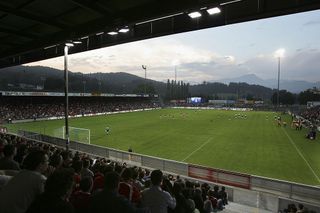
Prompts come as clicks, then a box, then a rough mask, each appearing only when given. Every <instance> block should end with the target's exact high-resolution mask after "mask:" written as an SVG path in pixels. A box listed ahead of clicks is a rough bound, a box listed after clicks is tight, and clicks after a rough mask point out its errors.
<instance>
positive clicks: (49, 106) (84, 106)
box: [0, 98, 158, 122]
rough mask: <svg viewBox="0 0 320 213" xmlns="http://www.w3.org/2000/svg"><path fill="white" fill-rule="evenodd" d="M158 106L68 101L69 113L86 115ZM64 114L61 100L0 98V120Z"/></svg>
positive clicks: (132, 102) (102, 101) (92, 100)
mask: <svg viewBox="0 0 320 213" xmlns="http://www.w3.org/2000/svg"><path fill="white" fill-rule="evenodd" d="M154 107H158V104H156V103H153V102H151V101H150V100H149V101H143V100H139V101H134V100H126V101H124V100H122V101H121V100H117V101H108V100H106V99H90V100H89V99H88V100H86V99H80V98H79V99H73V100H72V101H70V103H69V115H70V116H75V115H86V114H96V113H105V112H116V111H124V110H135V109H145V108H154ZM61 116H64V102H63V100H58V99H57V100H51V101H49V102H45V101H42V100H41V101H39V99H38V100H37V101H33V102H32V101H30V100H25V99H21V101H20V102H19V101H8V99H6V100H1V99H0V121H1V120H2V121H7V122H10V121H12V120H25V119H38V118H49V117H61Z"/></svg>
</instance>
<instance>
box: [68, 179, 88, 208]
mask: <svg viewBox="0 0 320 213" xmlns="http://www.w3.org/2000/svg"><path fill="white" fill-rule="evenodd" d="M92 185H93V181H92V178H91V177H84V178H82V179H81V181H80V186H79V191H76V192H75V193H73V194H72V195H71V197H70V202H71V204H72V205H73V207H74V209H75V212H76V213H85V212H88V211H89V201H90V196H91V190H92Z"/></svg>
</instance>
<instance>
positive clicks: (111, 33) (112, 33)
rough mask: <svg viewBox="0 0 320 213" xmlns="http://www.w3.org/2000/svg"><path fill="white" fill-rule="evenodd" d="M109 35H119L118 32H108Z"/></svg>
mask: <svg viewBox="0 0 320 213" xmlns="http://www.w3.org/2000/svg"><path fill="white" fill-rule="evenodd" d="M108 34H109V35H117V34H118V32H115V31H111V32H108Z"/></svg>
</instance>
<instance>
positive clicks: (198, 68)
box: [26, 10, 320, 83]
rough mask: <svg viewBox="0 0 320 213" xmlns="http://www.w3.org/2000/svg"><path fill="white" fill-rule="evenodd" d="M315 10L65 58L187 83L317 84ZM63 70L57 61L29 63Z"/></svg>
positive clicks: (91, 69)
mask: <svg viewBox="0 0 320 213" xmlns="http://www.w3.org/2000/svg"><path fill="white" fill-rule="evenodd" d="M319 38H320V10H316V11H312V12H305V13H298V14H293V15H287V16H280V17H275V18H268V19H262V20H257V21H250V22H244V23H240V24H233V25H227V26H222V27H216V28H210V29H204V30H198V31H192V32H188V33H180V34H175V35H170V36H164V37H158V38H153V39H148V40H142V41H137V42H131V43H127V44H121V45H116V46H112V47H106V48H101V49H98V50H93V51H87V52H83V53H78V54H72V55H70V56H69V70H70V71H72V72H82V73H95V72H102V73H108V72H128V73H131V74H134V75H137V76H140V77H144V70H143V69H142V67H141V65H146V67H147V78H149V79H153V80H158V81H164V82H166V80H167V79H174V76H175V69H176V70H177V80H183V81H186V82H189V83H201V82H203V81H218V80H220V79H226V78H228V79H229V78H235V77H239V76H242V75H246V74H255V75H257V76H258V77H259V78H262V79H276V78H277V70H278V59H277V58H276V57H275V52H276V51H277V50H278V49H279V48H283V49H285V53H284V56H283V57H282V58H281V79H286V80H305V81H310V82H318V81H320V39H319ZM26 65H30V66H35V65H41V66H48V67H53V68H57V69H63V57H58V58H53V59H48V60H44V61H39V62H34V63H29V64H26Z"/></svg>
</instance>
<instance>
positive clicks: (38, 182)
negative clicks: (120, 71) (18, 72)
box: [0, 0, 320, 213]
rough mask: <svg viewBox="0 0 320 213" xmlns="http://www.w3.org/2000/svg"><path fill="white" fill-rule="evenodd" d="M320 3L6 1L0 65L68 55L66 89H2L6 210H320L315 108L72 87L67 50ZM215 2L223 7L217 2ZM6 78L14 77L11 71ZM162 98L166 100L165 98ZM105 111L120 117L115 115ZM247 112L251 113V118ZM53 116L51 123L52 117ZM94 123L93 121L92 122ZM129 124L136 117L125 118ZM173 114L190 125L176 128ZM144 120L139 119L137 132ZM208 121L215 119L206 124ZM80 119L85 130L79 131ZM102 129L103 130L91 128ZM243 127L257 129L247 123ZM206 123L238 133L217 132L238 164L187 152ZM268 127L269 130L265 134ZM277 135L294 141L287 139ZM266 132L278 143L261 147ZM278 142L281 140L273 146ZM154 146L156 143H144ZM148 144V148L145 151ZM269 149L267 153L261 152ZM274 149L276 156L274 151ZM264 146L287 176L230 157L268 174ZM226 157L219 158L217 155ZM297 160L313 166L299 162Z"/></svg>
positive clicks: (0, 178)
mask: <svg viewBox="0 0 320 213" xmlns="http://www.w3.org/2000/svg"><path fill="white" fill-rule="evenodd" d="M319 8H320V3H319V1H318V0H309V1H297V0H286V1H279V0H268V1H263V0H256V1H251V0H250V1H248V0H235V1H229V0H214V1H211V0H203V1H193V0H184V1H180V0H179V1H156V0H152V1H142V0H136V1H116V0H110V1H102V0H97V1H86V0H70V1H64V0H57V1H54V2H53V1H49V0H21V1H6V2H5V1H2V2H1V3H0V20H1V22H0V37H1V39H2V41H1V42H0V67H8V66H14V65H20V64H25V63H29V62H34V61H38V60H43V59H48V58H54V57H58V56H62V55H65V59H66V61H65V82H64V83H65V93H60V92H47V91H45V92H30V91H1V92H0V211H1V213H7V212H17V213H20V212H21V213H22V212H70V213H71V212H94V213H98V212H151V213H153V212H190V213H191V212H194V213H196V212H200V213H212V212H220V211H221V212H226V213H243V212H244V213H247V212H248V213H249V212H263V213H270V212H300V213H301V212H320V205H319V203H320V188H319V183H320V179H319V172H320V168H319V165H320V164H319V158H318V157H314V155H316V154H315V153H318V150H319V146H318V144H319V143H318V142H319V138H318V137H317V136H316V133H317V131H316V130H317V129H316V128H317V126H318V124H319V120H320V118H319V115H320V108H319V107H314V108H310V109H307V110H306V111H302V112H300V114H297V113H295V114H292V115H291V116H292V117H291V116H289V115H287V114H281V113H279V112H277V113H275V112H270V111H268V112H249V111H251V110H252V103H253V102H252V101H249V102H250V103H245V104H242V103H240V104H238V103H235V102H232V103H231V102H230V101H225V102H223V106H219V107H215V106H212V105H210V104H208V103H199V104H192V103H187V101H185V100H182V101H181V102H179V101H172V102H171V104H170V103H167V104H166V105H165V104H164V103H163V100H160V99H159V97H158V96H157V95H149V94H145V93H146V84H145V85H144V91H145V92H144V94H113V93H100V92H99V93H96V92H93V93H85V92H83V93H68V75H67V74H68V66H67V65H68V64H67V56H68V50H70V53H71V54H73V53H78V52H83V51H88V50H93V49H97V48H101V47H107V46H112V45H116V44H122V43H126V42H131V41H137V40H142V39H147V38H154V37H158V36H163V35H169V34H174V33H181V32H188V31H192V30H199V29H205V28H209V27H218V26H223V25H229V24H235V23H241V22H244V21H250V20H257V19H263V18H268V17H274V16H280V15H287V14H293V13H297V12H306V11H310V10H316V9H319ZM209 9H214V11H215V12H214V13H213V12H212V10H211V12H209ZM217 9H218V11H219V13H220V15H219V16H211V15H216V12H217ZM194 11H198V12H197V13H196V15H197V16H198V17H196V18H199V17H201V13H202V14H203V15H202V17H201V18H200V19H196V21H195V20H194V19H191V18H192V14H191V13H190V12H194ZM204 13H205V14H204ZM199 14H200V16H199ZM193 15H194V14H193ZM312 24H314V23H312ZM115 31H117V32H115ZM118 32H119V33H118ZM127 32H129V33H127ZM121 33H124V34H121ZM125 33H127V34H125ZM114 35H116V36H114ZM113 36H114V37H113ZM234 36H237V35H236V34H235V35H234ZM76 43H80V44H78V46H75V47H74V48H70V49H69V48H68V45H75V44H76ZM67 44H68V45H67ZM279 62H280V60H279ZM279 64H280V63H279ZM143 69H144V70H145V72H146V66H144V65H143ZM279 74H280V73H279ZM145 78H146V73H145ZM1 83H4V84H6V82H5V81H3V82H1ZM61 90H62V88H61ZM84 90H85V89H84ZM278 90H279V89H278ZM278 92H279V91H278ZM213 102H217V101H213ZM159 103H161V107H165V108H166V109H160V104H159ZM219 104H221V103H219ZM230 106H231V107H230ZM233 107H237V108H233ZM263 107H265V106H263ZM268 107H269V108H268V110H273V109H274V108H273V106H268ZM172 108H175V109H172ZM181 108H183V109H181ZM249 108H250V109H249ZM260 109H262V108H260ZM279 109H281V110H282V109H283V110H282V111H284V113H286V112H285V110H284V109H287V107H286V106H284V107H283V108H281V107H280V106H278V108H277V110H279ZM187 110H189V111H187ZM189 112H192V115H190V114H191V113H189ZM217 112H218V113H217ZM214 113H216V114H214ZM150 115H151V116H150ZM155 115H156V116H155ZM208 115H209V117H210V118H208ZM251 116H252V117H254V119H251V118H250V117H251ZM69 117H70V118H71V119H70V125H69V124H68V118H69ZM106 117H107V118H108V119H109V118H110V117H112V119H110V120H111V121H109V120H106ZM100 118H103V119H100ZM129 118H130V119H131V120H130V119H129ZM132 118H133V119H132ZM195 118H196V119H198V120H196V119H195ZM291 118H292V121H294V122H292V124H294V125H296V124H298V125H297V126H293V128H291V127H290V125H284V123H287V122H288V124H289V122H290V119H291ZM62 119H65V122H63V120H62ZM51 120H53V121H52V122H51ZM112 120H113V121H112ZM145 121H147V122H145ZM188 121H191V122H188ZM253 121H254V122H253ZM72 122H74V123H77V122H78V123H77V124H79V125H73V124H74V123H72ZM245 122H247V123H250V122H252V123H251V125H248V124H245ZM276 122H277V123H276ZM49 123H50V124H52V123H53V125H52V126H50V127H49V125H48V126H47V124H49ZM89 123H90V124H89ZM93 123H95V125H96V126H92V124H93ZM215 123H219V124H222V125H214V124H215ZM290 123H291V122H290ZM125 124H129V128H128V126H125ZM152 124H154V126H156V124H159V125H162V127H164V130H165V131H159V130H160V128H159V129H151V127H152V126H153V125H152ZM277 124H278V125H279V126H277ZM130 125H131V126H130ZM139 125H140V126H139ZM174 125H176V126H178V127H183V128H181V129H178V128H170V127H172V126H174ZM27 126H28V127H27ZM64 126H65V127H64ZM136 126H139V127H141V128H140V130H141V129H142V130H141V131H140V132H139V129H136ZM212 126H214V128H213V129H211V128H209V127H212ZM22 127H23V128H22ZM66 127H67V128H66ZM69 127H70V128H69ZM71 127H73V128H71ZM114 127H116V128H114ZM132 127H133V128H132ZM157 127H159V126H157ZM186 127H189V128H186ZM251 127H252V129H250V128H251ZM265 127H267V128H270V129H272V130H273V131H269V130H270V129H266V128H265ZM294 127H295V128H294ZM304 127H306V128H304ZM196 128H198V129H196ZM307 128H310V132H309V129H307ZM54 129H62V136H66V139H65V138H64V137H55V136H54V133H53V131H54ZM72 129H76V131H74V137H70V135H72V134H73V133H72ZM106 129H107V131H106ZM111 129H112V131H110V130H111ZM243 129H246V130H243ZM34 130H35V131H34ZM82 130H84V131H83V132H85V133H80V131H82ZM161 130H163V129H161ZM195 130H196V131H195ZM212 130H215V132H214V131H212ZM227 130H231V132H228V131H227ZM69 131H70V132H69ZM97 131H100V132H102V134H100V135H99V134H95V132H97ZM246 131H247V133H249V134H245V133H246ZM141 132H144V134H145V135H143V136H144V137H143V138H144V139H146V141H143V140H140V139H141V138H138V137H137V136H139V134H140V133H141ZM176 132H177V133H178V134H177V135H176V138H170V140H171V141H170V140H169V142H168V141H167V142H165V143H161V142H159V141H162V142H163V141H164V140H163V138H164V136H172V135H173V134H172V133H176ZM195 132H197V133H198V134H196V133H195ZM91 133H92V134H91ZM106 133H107V134H106ZM192 133H194V134H193V135H192ZM205 133H206V134H205ZM263 133H265V134H263ZM311 133H312V134H311ZM121 134H122V135H123V136H124V137H125V139H124V140H119V141H117V140H114V136H116V135H121ZM209 134H212V135H218V136H219V134H220V137H221V138H228V137H229V138H233V139H235V141H238V144H235V143H228V144H227V143H224V141H223V140H219V141H220V142H222V143H223V145H224V146H225V147H223V148H224V149H219V148H217V147H216V148H217V150H216V151H217V152H219V151H220V152H226V153H227V152H230V153H229V154H230V155H229V157H230V156H231V157H232V158H234V159H233V160H235V161H233V163H228V164H229V165H228V166H229V167H227V168H220V167H215V166H214V165H206V164H205V163H193V162H192V161H191V160H192V159H190V158H191V156H193V154H194V153H195V152H197V151H199V150H201V149H202V148H204V147H205V146H206V145H207V144H209V143H210V141H212V140H213V138H214V137H210V138H207V136H208V135H209ZM190 135H191V136H193V137H190ZM270 135H271V136H272V137H273V138H272V139H273V140H268V137H270ZM279 135H280V136H279ZM292 136H295V137H296V138H297V140H296V139H295V137H292ZM305 136H306V137H307V138H305ZM99 137H100V141H104V142H105V141H107V142H109V144H107V146H105V145H106V144H99V143H97V144H95V141H99ZM135 137H137V138H138V139H139V140H140V141H139V142H140V143H141V144H142V145H141V147H139V148H137V149H136V147H132V146H131V145H132V144H131V143H133V139H134V138H135ZM183 137H189V142H190V143H189V145H190V144H192V143H193V144H192V145H193V146H192V147H191V151H189V150H188V151H189V152H188V153H187V155H185V152H184V151H185V150H187V149H189V148H190V147H189V146H187V145H188V144H187V143H181V142H179V141H178V140H175V139H177V138H183ZM257 137H259V138H257ZM261 137H262V138H261ZM281 137H284V138H286V140H285V141H284V140H281ZM199 138H201V139H202V141H201V140H200V139H199ZM221 138H219V137H217V138H214V139H221ZM279 138H280V140H277V139H279ZM292 138H294V140H293V139H292ZM69 139H71V142H70V141H69ZM183 139H184V140H187V139H186V138H183ZM241 139H245V140H243V141H242V140H241ZM282 139H283V138H282ZM174 141H176V142H177V141H178V143H176V144H175V143H174ZM217 141H218V140H217ZM226 141H227V140H226ZM229 141H231V140H229ZM247 141H248V143H249V142H250V145H252V144H254V143H253V141H258V143H255V144H254V148H256V150H260V152H250V150H249V148H248V147H249V146H246V145H248V144H245V142H247ZM296 141H298V142H297V143H296ZM69 142H70V144H69ZM125 142H126V143H125ZM264 142H270V143H266V144H265V146H263V143H264ZM272 142H273V143H272ZM281 142H284V143H281ZM222 143H221V144H222ZM275 143H277V145H278V146H274V144H275ZM115 144H116V145H118V146H120V147H116V146H115ZM288 144H289V145H290V148H288ZM102 145H103V146H102ZM112 145H114V147H113V146H112ZM172 145H176V147H175V148H174V149H175V150H174V152H170V153H169V152H168V150H170V147H171V146H172ZM226 145H228V146H230V147H228V146H226ZM121 146H122V147H121ZM159 147H160V148H163V149H162V150H161V149H160V148H159ZM115 148H116V149H115ZM140 148H141V149H140ZM147 148H149V150H152V149H153V150H155V152H154V153H148V152H147V151H146V150H147ZM143 149H145V151H146V152H143V151H141V150H143ZM234 149H235V150H236V151H234ZM127 150H128V152H127ZM204 150H205V151H204V152H203V153H200V155H201V154H202V155H201V156H202V157H203V158H207V159H208V158H210V159H214V160H215V158H214V157H212V156H213V155H214V154H215V152H214V151H212V150H213V149H207V148H206V147H205V148H204ZM248 150H249V152H246V151H248ZM157 152H158V153H157ZM160 152H161V153H160ZM263 152H264V154H266V155H262V154H263ZM205 153H207V154H208V153H209V154H210V155H211V156H209V157H208V156H206V155H205ZM293 153H294V154H293ZM306 153H308V154H309V155H308V156H307V155H306ZM160 154H163V155H160ZM166 154H169V155H170V156H166ZM181 154H182V155H183V158H181V156H182V155H181ZM273 154H276V155H279V156H277V157H279V158H274V155H273ZM244 155H246V156H244ZM259 155H260V156H259ZM171 156H173V157H171ZM247 156H249V157H252V158H251V160H250V161H251V163H253V164H250V165H249V164H246V163H243V162H245V161H242V160H243V159H246V158H245V157H247ZM261 156H263V157H264V158H266V160H271V161H272V162H273V164H272V165H273V169H274V170H273V172H274V173H278V174H279V173H281V172H283V170H286V169H288V170H291V172H292V173H290V175H289V176H291V177H290V178H291V179H289V181H288V180H284V179H281V178H280V179H278V178H275V177H274V176H272V177H271V178H270V177H265V176H259V175H257V174H256V173H255V172H254V173H250V170H246V171H244V170H241V171H237V170H233V169H230V168H232V166H234V165H232V164H237V163H238V164H245V165H244V166H249V167H255V168H254V169H256V171H259V170H260V172H262V173H263V172H264V173H268V172H269V171H268V168H267V167H268V165H265V167H264V166H261V164H259V165H258V164H255V163H258V161H259V160H258V159H259V157H261ZM174 157H179V159H174ZM242 157H243V158H242ZM268 158H269V159H268ZM260 159H261V158H260ZM292 159H295V160H292ZM282 161H285V162H287V163H288V165H287V167H288V168H286V169H282V168H285V167H286V165H282V166H283V167H278V165H279V164H278V163H281V162H282ZM199 162H200V161H199ZM219 162H220V161H219ZM219 162H218V161H217V162H214V163H216V165H217V164H218V163H219ZM221 162H222V161H221ZM234 162H236V163H234ZM199 164H201V165H199ZM299 165H303V166H304V168H305V169H306V170H301V167H299ZM251 171H252V170H251ZM306 171H307V172H306ZM301 173H302V174H301ZM309 173H312V175H311V176H312V180H311V181H310V180H304V179H307V178H304V177H305V176H308V177H309V176H310V175H309ZM259 174H260V173H259ZM297 179H298V180H299V181H300V180H301V181H300V182H299V181H296V180H297ZM303 181H305V182H303ZM159 194H160V196H161V198H162V199H161V198H159ZM119 195H122V196H119ZM163 198H165V199H163ZM307 209H308V210H307Z"/></svg>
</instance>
